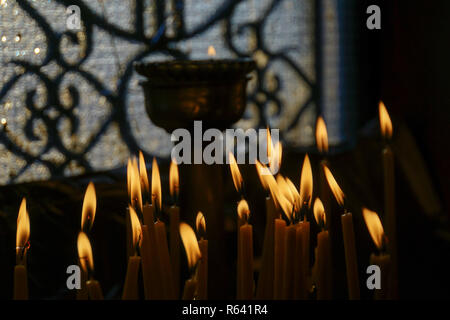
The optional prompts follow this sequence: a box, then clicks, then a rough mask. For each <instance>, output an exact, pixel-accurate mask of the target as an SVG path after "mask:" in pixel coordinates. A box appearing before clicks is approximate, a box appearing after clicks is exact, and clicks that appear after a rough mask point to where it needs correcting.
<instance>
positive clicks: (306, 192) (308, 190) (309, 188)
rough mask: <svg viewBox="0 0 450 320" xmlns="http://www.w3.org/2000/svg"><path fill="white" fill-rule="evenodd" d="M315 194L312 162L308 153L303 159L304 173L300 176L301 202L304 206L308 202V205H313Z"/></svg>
mask: <svg viewBox="0 0 450 320" xmlns="http://www.w3.org/2000/svg"><path fill="white" fill-rule="evenodd" d="M312 194H313V175H312V169H311V162H310V161H309V157H308V154H306V155H305V159H304V160H303V167H302V173H301V177H300V204H301V205H302V206H303V205H305V204H306V203H307V204H308V207H309V208H310V207H311V201H312Z"/></svg>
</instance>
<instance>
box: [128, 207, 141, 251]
mask: <svg viewBox="0 0 450 320" xmlns="http://www.w3.org/2000/svg"><path fill="white" fill-rule="evenodd" d="M128 207H129V209H130V210H129V214H130V220H131V230H132V232H133V248H136V246H137V245H138V243H139V241H140V239H142V229H141V222H140V221H139V218H138V216H137V214H136V211H135V210H134V209H133V207H132V206H128Z"/></svg>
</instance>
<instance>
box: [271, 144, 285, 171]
mask: <svg viewBox="0 0 450 320" xmlns="http://www.w3.org/2000/svg"><path fill="white" fill-rule="evenodd" d="M282 158H283V146H282V144H281V142H280V141H278V142H277V144H276V145H275V146H274V147H273V153H272V156H271V157H270V158H269V168H270V171H271V172H272V173H277V172H278V171H279V169H280V167H281V160H282Z"/></svg>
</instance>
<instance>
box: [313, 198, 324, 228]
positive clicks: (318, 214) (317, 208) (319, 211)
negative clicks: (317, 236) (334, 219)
mask: <svg viewBox="0 0 450 320" xmlns="http://www.w3.org/2000/svg"><path fill="white" fill-rule="evenodd" d="M313 210H314V218H315V219H316V222H317V224H319V225H320V222H323V224H324V225H325V223H326V221H327V218H326V216H325V208H324V207H323V203H322V201H321V200H320V199H319V198H316V200H315V201H314V209H313Z"/></svg>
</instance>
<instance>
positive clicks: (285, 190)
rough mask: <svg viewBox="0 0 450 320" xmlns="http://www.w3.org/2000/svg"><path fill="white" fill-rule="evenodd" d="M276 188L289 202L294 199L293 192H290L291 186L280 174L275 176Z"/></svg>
mask: <svg viewBox="0 0 450 320" xmlns="http://www.w3.org/2000/svg"><path fill="white" fill-rule="evenodd" d="M276 181H277V185H278V189H279V190H280V192H281V193H282V194H283V196H284V197H285V198H286V199H287V200H289V202H291V203H293V202H294V201H295V194H293V193H292V191H291V187H290V186H289V184H288V183H287V180H286V178H285V177H283V176H282V175H281V174H278V175H277V178H276Z"/></svg>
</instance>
